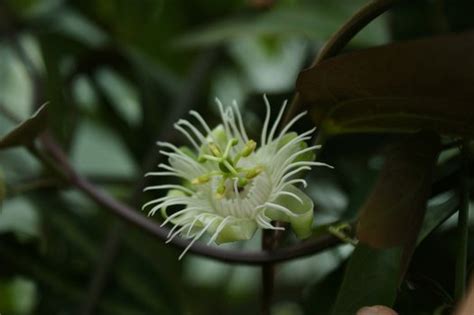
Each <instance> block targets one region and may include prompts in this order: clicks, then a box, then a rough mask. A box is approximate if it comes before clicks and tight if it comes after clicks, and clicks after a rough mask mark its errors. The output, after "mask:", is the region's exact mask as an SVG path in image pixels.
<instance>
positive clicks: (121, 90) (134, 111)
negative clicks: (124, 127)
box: [96, 68, 142, 125]
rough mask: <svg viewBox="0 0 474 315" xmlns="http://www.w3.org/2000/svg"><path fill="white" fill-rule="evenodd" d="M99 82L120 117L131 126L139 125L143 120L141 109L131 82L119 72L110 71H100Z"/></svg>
mask: <svg viewBox="0 0 474 315" xmlns="http://www.w3.org/2000/svg"><path fill="white" fill-rule="evenodd" d="M96 77H97V82H98V84H99V85H100V86H101V88H102V89H103V90H104V92H105V95H106V97H107V98H108V99H109V100H110V104H112V105H113V106H114V107H115V108H116V109H117V111H118V112H119V113H120V116H122V118H123V119H124V120H125V121H127V123H128V124H129V125H137V124H138V123H139V122H140V120H141V116H142V113H141V109H140V105H139V99H138V95H137V91H136V90H135V89H134V88H133V86H132V85H131V84H130V82H128V81H126V80H125V79H124V78H123V77H122V76H120V75H119V74H118V73H117V72H115V71H113V70H110V69H107V68H105V69H99V70H98V72H97V74H96Z"/></svg>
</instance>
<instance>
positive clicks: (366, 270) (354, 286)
mask: <svg viewBox="0 0 474 315" xmlns="http://www.w3.org/2000/svg"><path fill="white" fill-rule="evenodd" d="M402 251H403V249H402V248H401V247H392V248H389V249H375V248H372V247H371V246H369V245H366V244H364V243H362V242H361V243H359V244H358V245H357V247H356V249H355V251H354V253H353V254H352V256H351V258H350V261H349V265H348V266H347V270H346V273H345V276H344V281H343V282H342V286H341V289H340V290H339V294H338V296H337V299H336V304H335V306H334V309H333V312H332V315H354V314H356V313H357V310H359V309H360V308H361V307H363V306H367V305H392V304H393V302H394V301H395V297H396V293H397V287H398V280H399V279H398V277H399V273H400V259H401V257H402Z"/></svg>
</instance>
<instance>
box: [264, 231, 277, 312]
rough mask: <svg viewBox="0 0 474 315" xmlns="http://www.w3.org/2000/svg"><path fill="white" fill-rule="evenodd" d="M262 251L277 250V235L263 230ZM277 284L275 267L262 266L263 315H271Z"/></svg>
mask: <svg viewBox="0 0 474 315" xmlns="http://www.w3.org/2000/svg"><path fill="white" fill-rule="evenodd" d="M262 233H263V235H262V251H272V250H274V249H275V242H274V238H275V235H274V233H273V231H271V230H263V232H262ZM274 282H275V265H274V264H264V265H262V312H261V314H262V315H270V312H271V306H272V298H273V287H274Z"/></svg>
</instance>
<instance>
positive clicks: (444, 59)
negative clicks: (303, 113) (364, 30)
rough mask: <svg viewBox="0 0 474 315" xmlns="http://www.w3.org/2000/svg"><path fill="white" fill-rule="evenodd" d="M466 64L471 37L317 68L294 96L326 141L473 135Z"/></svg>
mask: <svg viewBox="0 0 474 315" xmlns="http://www.w3.org/2000/svg"><path fill="white" fill-rule="evenodd" d="M473 56H474V33H473V32H470V33H463V34H458V35H447V36H441V37H436V38H429V39H423V40H416V41H409V42H403V43H395V44H390V45H385V46H381V47H376V48H370V49H366V50H360V51H356V52H353V53H349V54H345V55H342V56H337V57H334V58H331V59H329V60H327V61H324V62H322V63H320V64H319V65H316V66H315V67H313V68H311V69H308V70H306V71H304V72H302V73H301V74H300V77H299V78H298V82H297V90H298V91H299V92H300V94H301V98H302V101H303V102H304V103H305V104H309V105H314V106H313V108H312V117H313V119H314V121H315V122H316V124H317V125H321V126H322V127H323V128H325V129H326V130H327V131H328V132H330V133H342V132H379V131H383V132H400V131H408V132H410V131H417V130H420V129H431V130H436V131H438V132H441V133H446V134H453V135H474V125H473V124H472V121H473V120H474V110H473V108H474V107H472V102H473V100H474V89H473V88H472V86H474V57H473Z"/></svg>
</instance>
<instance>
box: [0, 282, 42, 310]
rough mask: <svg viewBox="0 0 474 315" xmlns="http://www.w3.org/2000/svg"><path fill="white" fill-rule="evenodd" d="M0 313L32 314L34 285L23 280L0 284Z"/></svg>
mask: <svg viewBox="0 0 474 315" xmlns="http://www.w3.org/2000/svg"><path fill="white" fill-rule="evenodd" d="M0 296H1V297H2V298H1V299H0V312H1V313H3V314H16V315H26V314H32V311H33V309H34V307H35V304H36V299H37V295H36V287H35V284H34V283H33V282H32V281H30V280H27V279H25V278H20V277H18V278H14V279H12V280H10V281H8V282H4V283H1V282H0Z"/></svg>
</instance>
